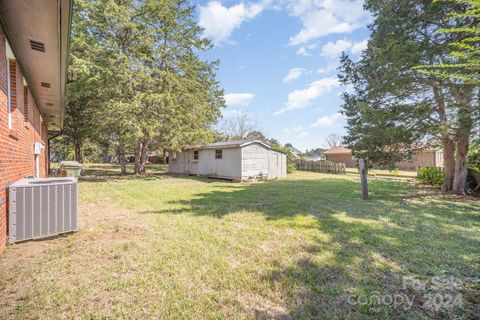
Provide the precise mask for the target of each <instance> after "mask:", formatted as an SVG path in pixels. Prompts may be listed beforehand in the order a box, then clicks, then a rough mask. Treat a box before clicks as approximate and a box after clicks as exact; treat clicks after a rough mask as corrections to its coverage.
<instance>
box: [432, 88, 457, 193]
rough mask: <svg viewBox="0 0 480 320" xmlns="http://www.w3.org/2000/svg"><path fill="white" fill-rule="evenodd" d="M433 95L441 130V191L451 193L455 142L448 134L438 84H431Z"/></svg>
mask: <svg viewBox="0 0 480 320" xmlns="http://www.w3.org/2000/svg"><path fill="white" fill-rule="evenodd" d="M433 95H434V97H435V101H436V103H437V112H438V117H439V120H440V126H441V129H442V146H443V166H444V172H445V178H444V180H443V185H442V191H443V192H450V191H452V188H453V179H454V177H455V142H454V141H453V139H452V137H451V134H450V128H449V126H448V119H447V112H446V110H445V99H444V96H443V94H442V92H441V90H440V89H439V85H438V84H433Z"/></svg>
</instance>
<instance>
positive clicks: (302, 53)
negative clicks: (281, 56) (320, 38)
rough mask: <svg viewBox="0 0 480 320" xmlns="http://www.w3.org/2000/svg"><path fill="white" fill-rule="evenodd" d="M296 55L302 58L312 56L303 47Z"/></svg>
mask: <svg viewBox="0 0 480 320" xmlns="http://www.w3.org/2000/svg"><path fill="white" fill-rule="evenodd" d="M297 54H298V55H300V56H304V57H311V56H312V54H311V53H309V52H308V51H307V49H306V48H305V47H300V48H299V49H298V50H297Z"/></svg>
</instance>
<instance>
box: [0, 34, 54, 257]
mask: <svg viewBox="0 0 480 320" xmlns="http://www.w3.org/2000/svg"><path fill="white" fill-rule="evenodd" d="M5 51H6V39H5V34H4V33H3V30H1V28H0V252H1V251H2V250H3V249H4V248H5V245H6V239H7V223H8V221H7V219H8V203H7V198H8V194H7V193H8V186H9V185H10V184H11V183H13V182H15V181H17V180H19V179H22V178H25V177H27V176H29V175H34V174H35V156H34V154H33V145H34V143H35V142H43V143H44V144H45V150H44V152H43V154H42V155H40V176H42V177H45V176H46V174H47V168H48V161H47V154H48V153H47V152H48V150H47V144H48V143H47V139H48V132H47V129H46V126H45V124H44V123H43V121H42V119H41V116H40V112H39V110H38V108H37V106H36V105H35V103H34V100H33V97H32V95H31V93H30V90H28V89H27V90H26V91H27V92H25V87H24V83H23V75H22V71H21V70H20V67H19V65H18V63H17V62H16V61H15V60H10V61H7V58H6V52H5ZM7 68H9V70H10V88H11V97H12V100H11V103H12V115H11V119H12V128H11V129H9V128H8V94H7ZM25 100H26V101H25Z"/></svg>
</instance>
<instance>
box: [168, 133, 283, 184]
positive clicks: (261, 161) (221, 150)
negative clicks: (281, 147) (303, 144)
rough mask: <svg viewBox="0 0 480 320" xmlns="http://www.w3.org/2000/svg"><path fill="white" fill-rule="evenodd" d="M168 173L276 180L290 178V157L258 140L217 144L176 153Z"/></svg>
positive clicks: (171, 157) (170, 160) (171, 160)
mask: <svg viewBox="0 0 480 320" xmlns="http://www.w3.org/2000/svg"><path fill="white" fill-rule="evenodd" d="M169 172H170V173H171V174H184V175H199V176H206V177H214V178H222V179H232V180H251V179H259V178H262V179H276V178H281V177H285V176H286V175H287V154H286V153H284V152H281V151H277V150H274V149H272V147H270V146H269V145H267V144H266V143H264V142H262V141H259V140H240V141H228V142H216V143H211V144H207V145H204V146H199V147H189V148H185V149H184V150H183V151H182V152H176V153H173V154H172V155H171V156H170V157H169Z"/></svg>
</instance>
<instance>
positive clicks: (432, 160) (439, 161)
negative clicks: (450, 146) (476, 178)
mask: <svg viewBox="0 0 480 320" xmlns="http://www.w3.org/2000/svg"><path fill="white" fill-rule="evenodd" d="M325 156H326V159H327V160H329V161H332V162H336V163H345V166H346V167H347V168H356V167H357V166H358V162H357V159H356V158H355V157H353V156H352V151H351V150H350V149H348V148H346V147H343V146H340V147H332V148H330V149H328V150H327V151H325ZM421 167H443V152H442V151H439V150H433V149H427V150H423V151H420V152H418V153H417V154H415V155H414V156H413V157H412V159H411V160H410V161H401V162H397V168H398V169H400V170H417V169H418V168H421Z"/></svg>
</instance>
